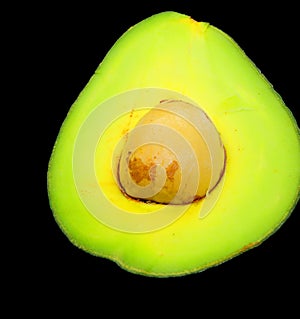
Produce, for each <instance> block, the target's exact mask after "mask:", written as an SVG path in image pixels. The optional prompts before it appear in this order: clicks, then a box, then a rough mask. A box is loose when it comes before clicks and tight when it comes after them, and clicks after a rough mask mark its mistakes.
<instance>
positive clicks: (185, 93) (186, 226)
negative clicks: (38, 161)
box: [47, 11, 300, 277]
mask: <svg viewBox="0 0 300 319" xmlns="http://www.w3.org/2000/svg"><path fill="white" fill-rule="evenodd" d="M165 100H185V102H189V103H191V104H193V105H196V107H198V108H199V109H200V108H201V110H202V111H203V112H205V114H206V116H207V118H208V119H209V121H211V122H212V123H213V125H214V126H215V128H216V130H217V131H218V133H219V136H220V140H221V143H222V145H223V146H224V150H225V153H226V165H225V170H224V171H222V176H220V177H221V178H220V181H219V184H218V185H217V187H216V188H214V189H211V192H208V193H207V195H206V197H204V198H201V199H200V200H197V201H195V202H192V203H189V204H188V205H166V204H159V203H153V202H151V201H144V200H138V199H133V198H131V197H129V196H127V194H125V193H124V191H123V190H122V189H121V188H120V185H119V184H118V180H117V179H118V174H116V171H117V168H118V158H119V156H120V153H121V152H122V147H123V144H124V141H125V140H126V137H127V133H128V131H130V130H132V129H134V128H135V125H136V124H137V123H138V121H139V120H140V119H141V118H142V117H143V116H144V114H146V113H147V112H148V111H149V109H151V108H153V107H154V106H155V105H157V104H159V103H160V102H161V101H165ZM175 133H176V132H175ZM137 135H138V134H137ZM146 135H147V134H145V135H140V136H146ZM157 138H159V136H158V137H157ZM207 138H208V137H207ZM178 139H179V138H178ZM161 140H162V139H161ZM161 140H159V141H161ZM164 142H165V143H166V144H167V143H168V140H167V138H165V141H164ZM122 143H123V144H122ZM209 143H210V142H208V147H210V146H209ZM173 144H174V143H173ZM220 145H221V144H220ZM223 146H222V147H223ZM174 147H176V145H175V146H174ZM177 148H178V149H179V151H180V147H177ZM150 149H151V148H150ZM222 149H223V148H222ZM185 154H189V153H188V152H185ZM222 163H223V162H222ZM299 164H300V139H299V128H298V126H297V123H296V120H295V118H294V117H293V114H292V113H291V111H290V110H289V109H288V108H287V106H286V105H285V104H284V102H283V100H282V99H281V97H280V95H279V94H278V93H277V92H276V91H275V90H274V88H273V87H272V85H271V84H270V83H269V82H268V80H267V79H266V78H265V77H264V76H263V75H262V74H261V72H260V71H259V69H258V68H257V67H256V66H255V65H254V63H253V62H252V61H251V60H250V59H249V58H248V57H247V56H246V55H245V53H244V52H243V50H242V49H241V48H240V47H239V46H238V45H237V43H235V42H234V40H233V39H232V38H230V37H229V36H228V35H227V34H225V33H224V32H222V31H221V30H219V29H217V28H216V27H214V26H212V25H210V24H209V23H206V22H197V21H195V20H193V19H192V18H191V17H189V16H186V15H184V14H180V13H177V12H172V11H168V12H162V13H159V14H156V15H153V16H151V17H149V18H147V19H145V20H143V21H141V22H140V23H138V24H136V25H134V26H133V27H132V28H130V29H129V30H128V31H127V32H125V33H124V34H123V35H122V36H121V37H120V38H119V39H118V41H117V42H116V43H115V44H114V46H113V47H112V48H111V50H110V51H109V52H108V53H107V55H106V56H105V57H104V59H103V61H102V62H101V63H100V65H99V67H98V68H97V69H96V71H95V73H94V74H93V75H92V77H91V78H90V80H89V82H88V83H87V85H86V86H85V87H84V89H83V90H82V92H81V93H80V94H79V96H78V98H77V99H76V101H75V102H74V104H73V105H72V107H71V109H70V111H69V113H68V114H67V116H66V119H65V120H64V122H63V124H62V127H61V129H60V131H59V134H58V136H57V140H56V142H55V146H54V148H53V152H52V154H51V158H50V161H49V167H48V173H47V178H48V196H49V202H50V207H51V209H52V211H53V215H54V218H55V220H56V222H57V224H58V226H59V227H60V228H61V230H62V231H63V233H64V234H65V235H66V236H67V238H68V239H69V240H70V241H71V242H72V243H73V244H74V245H75V246H77V247H79V248H80V249H83V250H84V251H86V252H88V253H90V254H91V255H94V256H99V257H102V258H108V259H110V260H112V261H114V262H116V263H117V264H118V265H119V266H120V267H122V268H123V269H125V270H127V271H130V272H133V273H136V274H140V275H145V276H154V277H170V276H183V275H187V274H191V273H195V272H199V271H203V270H205V269H207V268H209V267H212V266H215V265H218V264H221V263H222V262H224V261H226V260H229V259H231V258H233V257H235V256H237V255H239V254H240V253H243V252H245V251H247V250H249V249H250V248H253V247H255V246H257V245H258V244H260V243H261V242H262V241H264V240H265V239H267V238H268V237H269V236H270V235H271V234H273V233H274V232H275V231H276V230H278V228H279V227H280V226H281V225H282V224H283V222H284V221H285V220H286V219H287V218H288V217H289V216H290V214H291V212H292V210H293V209H294V207H295V205H296V204H297V201H298V198H299V185H300V165H299ZM140 167H145V165H144V164H143V165H142V164H141V165H140V166H138V168H140ZM168 167H174V165H173V166H168ZM176 167H177V166H176ZM183 172H184V171H183ZM145 176H146V175H145ZM170 176H171V177H170V180H171V178H172V176H173V175H172V174H170ZM200 176H201V172H200ZM217 177H218V176H217ZM186 187H189V185H186ZM207 203H209V209H208V210H207V212H206V213H205V214H202V213H201V209H203V207H204V206H205V205H206V206H207V205H208V204H207ZM201 214H202V215H201Z"/></svg>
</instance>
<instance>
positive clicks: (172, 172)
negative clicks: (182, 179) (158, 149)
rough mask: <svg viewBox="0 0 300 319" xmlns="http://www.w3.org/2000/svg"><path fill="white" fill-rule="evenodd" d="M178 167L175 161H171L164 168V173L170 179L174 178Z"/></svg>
mask: <svg viewBox="0 0 300 319" xmlns="http://www.w3.org/2000/svg"><path fill="white" fill-rule="evenodd" d="M178 168H179V165H178V162H177V161H172V163H171V164H169V165H168V167H167V169H166V173H167V176H168V178H169V179H170V180H173V179H174V175H175V173H176V171H177V170H178Z"/></svg>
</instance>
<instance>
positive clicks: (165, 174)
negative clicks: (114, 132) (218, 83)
mask: <svg viewBox="0 0 300 319" xmlns="http://www.w3.org/2000/svg"><path fill="white" fill-rule="evenodd" d="M224 167H225V151H224V147H223V144H222V142H221V139H220V136H219V134H218V132H217V130H216V128H215V126H214V125H213V123H212V121H211V120H210V119H209V118H208V116H207V115H206V114H205V113H204V112H203V111H202V110H201V109H200V108H199V107H197V106H194V105H192V104H190V103H187V102H184V101H180V100H164V101H161V103H160V104H159V105H157V106H156V107H154V108H152V109H150V111H149V112H148V113H146V114H145V115H144V116H143V117H142V118H141V119H140V120H139V122H138V123H137V125H136V127H135V128H134V129H133V130H131V131H130V132H128V133H127V135H126V141H125V143H124V147H123V150H122V154H121V156H120V161H119V165H118V168H117V169H118V172H117V175H118V181H119V187H120V189H121V190H122V192H123V193H124V194H125V195H126V196H129V197H131V198H135V199H138V200H143V201H147V202H155V203H160V204H180V205H183V204H190V203H192V202H194V201H196V200H199V199H201V198H203V197H205V196H206V194H207V193H208V192H209V191H210V190H212V189H213V188H214V187H215V186H216V185H217V183H218V182H219V181H220V178H221V176H222V175H223V173H224Z"/></svg>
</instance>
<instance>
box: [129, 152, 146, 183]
mask: <svg viewBox="0 0 300 319" xmlns="http://www.w3.org/2000/svg"><path fill="white" fill-rule="evenodd" d="M128 167H129V172H130V175H131V177H132V179H133V180H134V181H135V182H136V183H137V184H138V183H140V182H141V181H142V180H143V179H146V180H148V181H150V175H149V168H150V167H149V166H148V165H145V164H144V163H143V161H142V160H141V159H140V158H136V157H134V158H133V159H130V161H129V163H128Z"/></svg>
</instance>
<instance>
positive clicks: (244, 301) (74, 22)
mask: <svg viewBox="0 0 300 319" xmlns="http://www.w3.org/2000/svg"><path fill="white" fill-rule="evenodd" d="M291 3H293V2H291ZM25 7H26V8H25ZM22 9H23V8H19V10H21V11H22ZM25 9H26V11H29V12H30V14H29V13H28V14H24V16H23V18H22V23H21V26H20V27H19V29H18V31H16V32H17V33H18V36H21V38H23V40H24V42H23V44H19V42H17V43H16V46H17V48H18V49H19V50H21V49H22V51H23V54H22V55H19V59H18V60H17V63H15V65H16V64H17V69H19V68H20V69H21V70H22V73H23V81H22V83H23V84H22V87H23V88H26V89H24V92H23V93H22V98H23V100H24V99H25V100H26V101H27V102H28V105H29V107H28V110H27V111H26V112H25V113H26V114H25V115H24V116H26V119H27V121H26V128H25V132H24V134H25V133H27V132H28V133H29V134H30V138H29V140H30V143H29V144H30V145H28V144H25V145H24V150H23V152H24V153H23V154H25V155H26V158H27V161H28V163H27V164H26V165H27V167H26V169H24V174H25V175H24V179H26V181H27V183H26V184H24V180H23V188H24V194H25V193H26V194H27V193H28V194H27V195H26V196H25V197H24V199H23V200H22V207H23V212H22V215H24V214H25V213H26V218H24V223H26V225H25V224H24V226H23V228H24V229H25V232H24V235H23V234H22V238H21V239H19V241H20V242H21V244H19V245H18V247H16V248H17V249H16V251H14V255H15V256H16V257H17V258H18V272H17V273H18V275H19V277H20V280H21V281H20V282H22V285H21V284H20V282H19V283H18V284H16V287H15V288H16V289H17V290H18V289H20V288H21V286H22V287H23V289H25V290H26V289H27V288H26V287H31V289H32V290H33V291H35V292H36V295H41V296H42V295H43V294H45V293H46V292H49V291H51V297H50V300H52V302H53V303H54V304H60V303H61V304H64V305H66V302H65V299H64V298H66V297H68V298H71V300H73V301H72V305H73V306H72V307H73V308H74V307H75V306H76V307H77V306H79V304H80V300H81V299H83V298H88V300H90V302H91V304H90V305H89V307H88V308H96V307H99V306H100V304H101V307H105V305H106V302H108V301H109V300H111V301H113V300H114V301H118V302H119V301H121V300H123V299H124V298H129V300H130V302H129V303H128V302H127V306H128V307H129V308H130V309H132V311H133V312H134V311H137V310H136V303H137V302H138V303H139V304H140V305H143V309H144V310H143V311H142V312H141V316H142V315H144V314H146V313H148V312H149V311H151V309H156V306H155V305H156V304H161V305H162V307H163V308H165V309H179V308H180V306H183V307H184V308H185V309H186V310H189V309H192V308H195V309H197V308H198V310H199V313H200V312H201V308H202V307H203V306H204V305H206V304H207V303H208V302H209V303H210V304H212V305H213V306H212V307H211V308H210V311H211V312H210V313H211V314H212V315H213V314H214V313H215V312H216V311H217V310H218V308H219V306H218V305H219V302H220V301H225V302H226V306H225V308H222V309H223V310H224V313H225V312H227V311H228V310H230V309H231V311H233V312H236V311H237V310H235V309H237V308H236V307H240V306H241V307H242V309H243V312H244V314H245V313H246V314H249V312H250V311H253V313H254V310H253V309H257V308H256V305H259V307H260V306H262V308H260V309H265V310H267V311H269V309H270V310H271V309H273V310H274V308H275V309H277V308H279V307H280V308H281V307H286V306H289V309H291V306H292V305H293V302H292V300H293V297H292V295H293V294H294V292H293V291H297V288H298V287H297V286H298V284H299V274H298V269H299V266H300V264H299V259H298V256H297V255H298V252H299V235H298V234H299V233H298V231H297V230H296V227H297V226H298V225H299V217H298V214H299V212H298V211H299V209H297V210H295V211H294V213H293V214H292V215H291V216H290V218H289V219H288V220H287V221H286V222H285V223H284V225H283V226H282V227H281V228H280V229H279V230H278V231H277V232H276V233H275V234H273V235H272V236H271V237H270V238H269V239H268V240H267V241H265V242H263V244H261V245H260V246H259V247H257V248H255V249H253V250H250V251H248V252H246V253H244V254H242V255H240V256H238V257H236V258H234V259H232V260H230V261H227V262H226V263H223V264H222V265H220V266H217V267H213V268H210V269H208V270H206V271H205V272H202V273H198V274H193V275H188V276H185V277H178V278H163V279H158V278H150V277H143V276H139V275H134V274H131V273H128V272H126V271H124V270H122V269H120V268H119V267H118V266H117V265H116V264H114V263H113V262H111V261H109V260H106V259H101V258H97V257H94V256H91V255H89V254H87V253H86V252H84V251H82V250H80V249H78V248H76V247H75V246H73V245H72V244H71V243H70V242H69V240H68V239H67V238H66V237H65V236H64V235H63V233H62V232H61V230H60V229H59V228H58V226H57V225H56V223H55V221H54V219H53V217H52V212H51V210H50V208H49V203H48V197H47V188H46V186H47V185H46V182H47V181H46V172H47V165H48V161H49V158H50V154H51V151H52V147H53V144H54V142H55V139H56V136H57V134H58V131H59V128H60V126H61V124H62V121H63V120H64V118H65V116H66V114H67V112H68V110H69V108H70V106H71V105H72V103H73V102H74V100H75V99H76V97H77V96H78V94H79V93H80V91H81V90H82V89H83V87H84V86H85V84H86V83H87V81H88V80H89V78H90V77H91V75H92V74H93V72H94V71H95V69H96V67H97V66H98V64H99V63H100V62H101V60H102V59H103V58H104V56H105V54H106V53H107V51H108V50H109V49H110V48H111V46H112V45H113V44H114V42H115V41H116V40H117V39H118V38H119V37H120V36H121V35H122V33H123V32H125V31H126V30H127V29H128V28H129V27H130V26H132V25H134V24H135V23H137V22H139V21H141V20H143V19H144V18H147V17H148V16H150V15H152V14H155V13H158V12H161V11H165V10H173V11H178V12H181V13H185V14H188V15H190V16H191V17H192V18H194V19H195V20H198V21H207V22H209V23H211V24H212V25H214V26H216V27H218V28H220V29H221V30H223V31H224V32H226V33H227V34H229V35H230V36H231V37H233V39H234V40H235V41H236V42H237V43H238V44H239V45H240V46H241V47H242V48H243V49H244V50H245V52H246V54H247V55H248V56H249V57H250V58H251V59H252V60H253V61H254V62H255V64H256V65H257V67H258V68H259V69H260V70H261V71H262V73H263V74H264V75H265V76H266V77H267V78H268V80H269V81H270V82H271V83H272V84H273V86H274V88H275V90H276V91H277V92H278V93H280V95H281V96H282V97H283V99H284V101H285V102H286V104H287V105H288V106H289V108H290V109H291V110H292V111H293V112H294V114H295V116H296V107H297V106H298V104H299V103H298V96H297V95H298V92H299V89H298V87H297V86H298V84H297V81H295V80H294V78H295V76H297V75H298V74H299V58H298V55H299V51H298V48H297V39H298V32H299V27H298V25H297V24H298V22H297V17H296V12H297V8H296V4H295V5H294V6H293V5H291V4H290V3H288V2H284V3H282V2H277V3H274V2H272V5H267V6H265V5H264V4H263V3H261V2H260V3H255V2H251V3H250V2H249V3H247V2H238V3H237V4H231V3H229V2H226V3H223V2H222V3H221V4H216V3H212V2H211V3H207V2H205V3H204V2H203V1H187V0H185V1H177V2H175V1H161V2H159V1H150V2H147V3H145V2H142V1H140V2H130V1H125V2H121V3H115V2H112V3H111V4H109V3H103V4H101V2H99V1H98V2H97V1H96V2H91V3H89V2H87V1H79V2H74V3H72V4H69V5H63V4H54V3H53V2H49V3H47V2H44V3H43V5H34V6H32V7H28V5H26V6H25V5H24V10H25ZM17 20H18V19H17V18H15V21H17ZM11 24H13V21H11ZM297 69H298V70H297ZM297 73H298V74H297ZM24 74H27V75H30V76H24ZM296 97H297V99H296ZM27 173H28V175H27ZM21 219H22V218H21ZM22 222H23V219H22ZM24 229H23V230H24ZM23 280H24V281H23ZM75 300H76V301H75ZM268 300H270V301H268ZM48 301H49V298H48ZM103 302H104V304H103ZM68 306H69V307H71V305H70V304H68ZM107 307H108V306H107ZM116 308H118V306H116ZM113 310H114V308H110V311H113ZM157 311H158V310H155V312H157ZM196 311H197V310H196ZM244 314H243V315H242V317H243V316H244Z"/></svg>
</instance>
